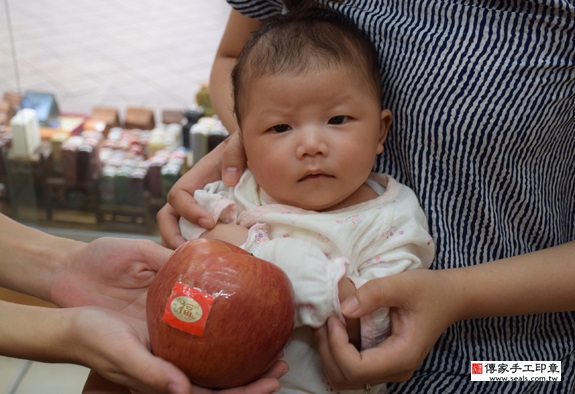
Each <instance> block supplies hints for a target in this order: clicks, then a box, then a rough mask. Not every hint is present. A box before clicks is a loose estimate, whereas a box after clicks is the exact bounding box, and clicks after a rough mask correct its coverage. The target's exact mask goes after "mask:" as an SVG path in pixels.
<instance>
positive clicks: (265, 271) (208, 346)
mask: <svg viewBox="0 0 575 394" xmlns="http://www.w3.org/2000/svg"><path fill="white" fill-rule="evenodd" d="M146 312H147V321H148V330H149V334H150V346H151V349H152V353H154V354H155V355H157V356H159V357H161V358H163V359H165V360H167V361H170V362H172V363H173V364H175V365H176V366H178V367H179V368H181V369H182V370H183V371H184V372H185V373H186V375H187V376H188V377H189V378H190V380H191V381H192V382H193V383H195V384H197V385H200V386H203V387H209V388H230V387H237V386H242V385H245V384H247V383H250V382H252V381H254V380H255V379H257V378H258V377H260V376H261V375H262V374H263V373H264V372H265V371H266V370H268V369H269V368H270V366H271V365H272V364H273V362H274V361H276V360H277V358H278V357H279V355H280V354H281V352H282V351H283V348H284V346H285V344H286V343H287V341H288V339H289V337H290V335H291V332H292V330H293V326H294V316H295V301H294V294H293V288H292V286H291V283H290V282H289V279H288V278H287V276H286V275H285V273H284V272H283V271H282V270H281V269H279V268H278V267H276V266H275V265H273V264H271V263H269V262H267V261H264V260H261V259H258V258H256V257H254V256H252V255H251V254H249V253H248V252H246V251H244V250H243V249H241V248H238V247H236V246H234V245H232V244H229V243H227V242H224V241H218V240H210V239H196V240H192V241H188V242H186V243H185V244H183V245H181V246H180V247H179V248H178V249H177V250H176V251H175V252H174V254H173V255H172V256H171V257H170V259H169V260H168V262H167V263H166V264H165V265H164V266H163V267H162V268H161V269H160V270H159V271H158V273H157V275H156V278H155V279H154V281H153V282H152V284H151V285H150V288H149V291H148V299H147V307H146Z"/></svg>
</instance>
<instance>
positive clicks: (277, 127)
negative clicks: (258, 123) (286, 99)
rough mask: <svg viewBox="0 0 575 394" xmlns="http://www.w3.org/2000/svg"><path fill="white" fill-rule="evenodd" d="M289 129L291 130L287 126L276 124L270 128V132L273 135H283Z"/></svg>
mask: <svg viewBox="0 0 575 394" xmlns="http://www.w3.org/2000/svg"><path fill="white" fill-rule="evenodd" d="M289 129H291V127H290V125H289V124H278V125H275V126H273V127H270V130H272V131H273V132H275V133H284V132H286V131H288V130H289Z"/></svg>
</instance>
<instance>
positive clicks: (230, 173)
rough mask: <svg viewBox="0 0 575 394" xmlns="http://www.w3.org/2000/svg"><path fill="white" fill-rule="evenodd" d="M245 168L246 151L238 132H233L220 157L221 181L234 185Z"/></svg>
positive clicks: (227, 184)
mask: <svg viewBox="0 0 575 394" xmlns="http://www.w3.org/2000/svg"><path fill="white" fill-rule="evenodd" d="M245 168H246V153H245V150H244V145H243V143H242V139H241V138H240V132H239V131H238V132H235V133H234V134H232V135H231V136H230V137H229V139H228V143H227V144H226V147H225V149H224V156H223V158H222V181H223V182H224V184H225V185H226V186H235V185H236V184H237V183H238V182H239V180H240V177H241V175H242V174H243V172H244V170H245Z"/></svg>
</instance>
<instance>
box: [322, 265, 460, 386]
mask: <svg viewBox="0 0 575 394" xmlns="http://www.w3.org/2000/svg"><path fill="white" fill-rule="evenodd" d="M379 307H388V308H390V318H391V335H390V336H389V337H388V338H387V339H385V340H384V341H383V342H381V343H380V344H379V345H377V346H376V347H374V348H371V349H366V350H363V351H361V352H359V351H357V349H356V348H355V347H354V346H353V345H352V344H351V343H349V339H348V335H347V332H346V329H345V327H344V326H343V324H342V323H341V321H339V319H337V318H335V317H330V319H329V320H328V322H327V324H326V325H325V326H323V327H321V328H320V329H318V330H316V339H317V346H318V350H319V353H320V356H321V358H322V362H323V366H324V370H325V372H326V375H327V377H328V378H329V379H330V381H331V383H332V384H333V385H334V387H336V388H338V389H358V388H361V387H363V386H364V385H365V384H367V383H369V384H379V383H384V382H399V381H405V380H407V379H409V378H410V377H411V376H412V375H413V372H414V371H415V370H416V369H417V367H418V366H419V365H420V364H421V363H422V361H423V359H424V358H425V357H426V356H427V354H428V353H429V352H430V351H431V349H432V348H433V346H434V344H435V342H437V339H438V338H439V336H440V335H441V334H442V333H443V331H444V330H445V329H446V328H447V327H448V326H449V325H451V324H452V323H453V322H454V321H456V320H457V316H459V308H460V305H459V304H458V294H457V291H456V289H455V286H453V285H452V284H451V283H450V282H449V280H448V279H446V278H445V277H444V275H442V273H441V271H433V270H413V271H408V272H404V273H401V274H398V275H394V276H390V277H386V278H380V279H374V280H371V281H370V282H368V283H366V284H365V285H363V286H361V287H360V288H359V289H358V290H357V292H356V293H355V295H354V296H352V297H349V298H348V299H347V300H345V301H344V302H343V303H342V312H343V313H344V316H346V317H347V318H357V317H360V316H362V315H366V314H368V313H371V312H373V311H374V310H376V309H377V308H379Z"/></svg>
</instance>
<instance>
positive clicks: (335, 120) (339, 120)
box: [328, 115, 349, 125]
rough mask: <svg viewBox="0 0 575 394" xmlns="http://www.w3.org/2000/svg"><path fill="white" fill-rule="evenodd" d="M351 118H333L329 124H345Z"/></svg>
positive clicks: (340, 116) (341, 116) (343, 116)
mask: <svg viewBox="0 0 575 394" xmlns="http://www.w3.org/2000/svg"><path fill="white" fill-rule="evenodd" d="M348 119H349V118H348V117H347V116H345V115H338V116H334V117H333V118H331V119H330V120H329V122H328V123H329V124H335V125H338V124H344V123H345V122H346V121H347V120H348Z"/></svg>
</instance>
